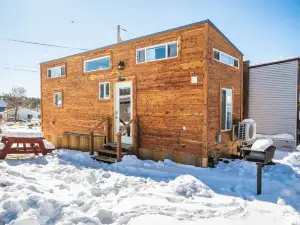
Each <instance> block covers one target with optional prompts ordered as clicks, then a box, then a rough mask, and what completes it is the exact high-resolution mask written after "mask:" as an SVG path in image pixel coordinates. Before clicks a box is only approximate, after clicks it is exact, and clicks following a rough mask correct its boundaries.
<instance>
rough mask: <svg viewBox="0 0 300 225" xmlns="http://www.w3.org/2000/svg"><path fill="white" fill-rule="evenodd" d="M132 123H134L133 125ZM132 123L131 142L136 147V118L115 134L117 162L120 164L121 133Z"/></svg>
mask: <svg viewBox="0 0 300 225" xmlns="http://www.w3.org/2000/svg"><path fill="white" fill-rule="evenodd" d="M133 122H134V123H133ZM132 123H133V126H134V129H132V130H133V133H132V135H133V137H134V139H133V141H134V142H135V146H137V117H136V116H135V117H133V118H132V119H131V120H130V121H129V123H127V124H126V126H124V127H123V128H122V129H121V130H120V131H119V132H118V133H117V134H116V137H117V161H118V162H120V161H121V157H122V155H121V152H122V133H123V132H124V131H125V130H127V129H128V127H129V126H130V125H131V124H132Z"/></svg>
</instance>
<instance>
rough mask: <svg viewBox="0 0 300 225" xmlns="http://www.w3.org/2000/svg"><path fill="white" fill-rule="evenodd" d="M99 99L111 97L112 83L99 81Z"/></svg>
mask: <svg viewBox="0 0 300 225" xmlns="http://www.w3.org/2000/svg"><path fill="white" fill-rule="evenodd" d="M99 99H100V100H105V99H110V83H109V82H105V83H99Z"/></svg>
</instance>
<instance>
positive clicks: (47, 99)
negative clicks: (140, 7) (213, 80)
mask: <svg viewBox="0 0 300 225" xmlns="http://www.w3.org/2000/svg"><path fill="white" fill-rule="evenodd" d="M171 41H178V42H179V49H178V57H177V58H172V59H165V60H160V61H154V62H146V63H140V64H136V49H138V48H143V47H148V46H151V45H157V44H162V43H166V42H171ZM107 55H109V56H110V57H111V64H112V65H111V68H110V69H108V70H100V71H93V72H88V73H85V72H84V70H83V69H84V66H83V64H84V61H85V60H90V59H93V58H98V57H102V56H107ZM120 60H123V61H124V62H125V69H124V71H122V72H121V76H122V77H126V80H134V81H135V87H134V88H135V93H134V99H136V103H135V105H136V109H135V112H136V114H137V115H138V117H139V127H140V133H141V136H140V143H139V146H140V147H141V148H158V149H162V150H163V151H176V152H178V153H186V152H189V153H193V154H196V155H199V154H201V146H202V136H201V135H202V132H203V127H202V124H203V110H204V105H203V102H204V99H203V82H202V78H203V73H204V70H205V69H204V67H205V49H204V25H200V26H196V27H192V28H187V29H183V30H180V31H175V32H171V33H167V34H163V35H159V36H158V37H152V38H146V39H144V40H139V41H136V42H132V43H127V44H123V45H119V46H115V47H112V48H110V49H104V50H101V51H95V52H91V53H88V54H83V55H80V56H74V57H71V58H66V59H62V60H58V61H52V62H50V63H45V64H41V82H42V113H43V116H42V129H43V132H44V133H45V134H46V135H57V136H60V135H62V134H63V133H64V132H73V133H86V130H83V129H82V128H79V127H76V126H74V125H83V126H86V125H95V124H96V123H97V122H99V120H100V119H101V117H103V116H109V117H111V118H114V94H113V83H114V82H116V81H117V77H118V75H119V74H118V71H117V64H118V63H119V61H120ZM56 65H66V68H67V70H66V76H65V77H59V78H52V79H48V78H47V73H46V72H47V68H50V67H53V66H56ZM194 75H196V76H197V77H198V83H197V84H191V76H194ZM104 81H110V82H111V98H110V99H109V100H99V98H98V83H99V82H104ZM56 91H61V92H62V93H63V106H62V107H61V108H55V107H54V104H53V95H54V92H56ZM113 123H114V122H113V121H111V125H112V126H113ZM183 127H186V130H183ZM111 130H112V132H113V129H111ZM111 135H113V133H112V134H111ZM186 146H189V147H190V148H185V147H186Z"/></svg>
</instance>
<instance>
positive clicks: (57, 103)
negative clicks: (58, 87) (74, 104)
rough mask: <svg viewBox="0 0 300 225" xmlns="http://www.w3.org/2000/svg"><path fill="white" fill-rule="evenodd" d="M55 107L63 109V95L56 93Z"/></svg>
mask: <svg viewBox="0 0 300 225" xmlns="http://www.w3.org/2000/svg"><path fill="white" fill-rule="evenodd" d="M54 106H55V107H61V106H62V93H61V92H56V93H55V94H54Z"/></svg>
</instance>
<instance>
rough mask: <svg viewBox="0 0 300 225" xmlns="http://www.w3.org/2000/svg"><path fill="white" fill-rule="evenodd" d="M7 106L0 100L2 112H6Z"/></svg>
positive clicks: (0, 110)
mask: <svg viewBox="0 0 300 225" xmlns="http://www.w3.org/2000/svg"><path fill="white" fill-rule="evenodd" d="M6 107H7V104H6V102H5V101H4V100H2V99H0V112H4V111H5V110H6Z"/></svg>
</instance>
